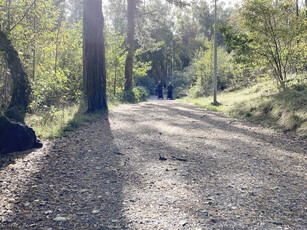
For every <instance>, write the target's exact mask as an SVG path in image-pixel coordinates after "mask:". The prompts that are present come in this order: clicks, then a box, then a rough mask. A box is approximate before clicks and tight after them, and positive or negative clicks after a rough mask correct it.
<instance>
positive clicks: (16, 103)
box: [0, 28, 30, 123]
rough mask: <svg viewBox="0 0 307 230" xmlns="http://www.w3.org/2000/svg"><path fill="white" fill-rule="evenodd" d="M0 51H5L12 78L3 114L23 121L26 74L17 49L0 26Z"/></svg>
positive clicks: (26, 92) (25, 98) (25, 99)
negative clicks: (8, 99)
mask: <svg viewBox="0 0 307 230" xmlns="http://www.w3.org/2000/svg"><path fill="white" fill-rule="evenodd" d="M0 51H2V52H4V53H5V59H6V61H7V63H8V67H9V69H10V72H11V76H12V79H13V93H12V98H11V102H10V104H9V107H8V109H7V111H6V112H5V116H6V117H8V118H10V119H12V120H15V121H17V122H21V123H24V118H25V114H26V109H27V107H28V105H29V96H30V84H29V81H28V75H27V73H26V71H25V69H24V67H23V65H22V63H21V60H20V58H19V56H18V53H17V51H16V50H15V48H14V47H13V45H12V43H11V41H10V40H9V39H8V36H7V34H6V33H4V32H3V31H2V30H1V28H0Z"/></svg>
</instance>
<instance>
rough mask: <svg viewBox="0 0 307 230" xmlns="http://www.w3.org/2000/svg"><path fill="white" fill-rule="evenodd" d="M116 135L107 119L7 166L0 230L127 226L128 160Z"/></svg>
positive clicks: (1, 195) (3, 175) (0, 194)
mask: <svg viewBox="0 0 307 230" xmlns="http://www.w3.org/2000/svg"><path fill="white" fill-rule="evenodd" d="M113 139H114V138H113V135H112V132H111V129H110V124H109V121H108V118H107V117H104V118H103V119H102V120H101V121H97V122H95V123H93V124H92V125H90V126H88V127H85V128H82V129H80V130H78V131H76V132H74V133H73V134H72V135H70V136H69V137H65V138H61V139H56V140H55V141H54V142H53V144H52V145H51V146H48V147H46V148H44V149H43V150H41V152H39V151H40V150H38V151H34V152H32V153H31V154H29V156H28V158H27V157H25V158H23V159H19V160H17V162H16V164H14V165H11V166H8V167H7V168H4V169H3V170H2V171H1V172H0V180H1V181H0V182H1V192H0V198H1V205H2V207H1V210H2V211H1V213H0V214H1V215H0V220H1V224H0V229H115V228H120V229H124V228H125V227H124V226H126V224H125V218H124V217H123V215H122V209H123V207H122V203H123V195H122V188H123V183H124V178H123V175H122V171H124V169H123V168H125V166H124V165H125V160H127V159H125V158H123V157H121V156H119V155H117V153H118V150H117V148H116V146H114V144H113ZM60 217H62V218H60Z"/></svg>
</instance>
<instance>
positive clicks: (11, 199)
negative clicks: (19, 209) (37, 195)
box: [7, 198, 16, 204]
mask: <svg viewBox="0 0 307 230" xmlns="http://www.w3.org/2000/svg"><path fill="white" fill-rule="evenodd" d="M7 201H8V202H9V203H13V204H14V203H16V200H15V199H14V198H10V199H8V200H7Z"/></svg>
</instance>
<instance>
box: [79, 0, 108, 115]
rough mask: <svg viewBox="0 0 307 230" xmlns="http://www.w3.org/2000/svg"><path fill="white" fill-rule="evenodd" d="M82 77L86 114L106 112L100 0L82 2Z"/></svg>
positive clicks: (102, 20) (102, 22)
mask: <svg viewBox="0 0 307 230" xmlns="http://www.w3.org/2000/svg"><path fill="white" fill-rule="evenodd" d="M83 7H84V8H83V76H84V83H85V92H86V96H87V102H88V103H87V104H88V112H89V113H92V112H95V111H97V110H107V109H108V107H107V100H106V64H105V45H104V36H103V27H104V19H103V15H102V2H101V0H84V1H83Z"/></svg>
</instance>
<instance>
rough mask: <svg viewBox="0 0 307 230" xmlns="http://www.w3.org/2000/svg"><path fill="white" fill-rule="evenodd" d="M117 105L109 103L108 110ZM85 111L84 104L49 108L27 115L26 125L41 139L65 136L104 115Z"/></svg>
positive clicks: (116, 103)
mask: <svg viewBox="0 0 307 230" xmlns="http://www.w3.org/2000/svg"><path fill="white" fill-rule="evenodd" d="M118 105H119V103H118V102H116V101H112V102H109V103H108V106H109V110H112V109H114V108H115V107H116V106H118ZM86 110H87V107H86V105H85V104H84V103H81V104H78V105H71V106H65V107H61V108H55V107H51V108H48V109H46V111H44V112H40V113H38V114H31V115H28V116H27V117H26V124H27V125H29V126H30V127H32V128H33V129H34V131H35V133H36V135H37V136H38V137H39V138H42V139H46V138H56V137H60V136H67V135H68V134H69V132H71V131H73V130H75V129H78V128H80V127H82V126H86V125H89V124H91V123H92V122H94V121H97V120H99V119H101V117H102V115H103V114H104V112H97V113H92V114H90V113H86Z"/></svg>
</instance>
